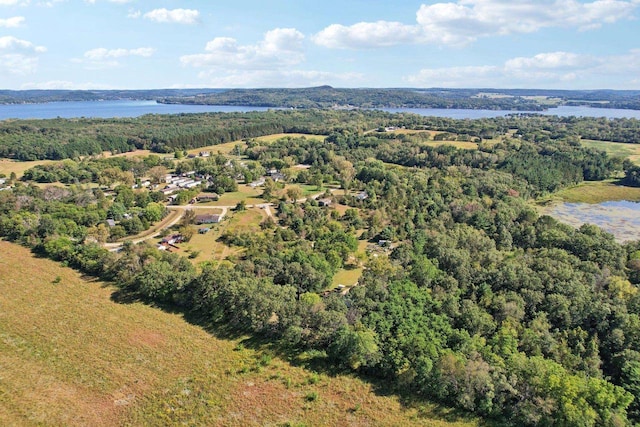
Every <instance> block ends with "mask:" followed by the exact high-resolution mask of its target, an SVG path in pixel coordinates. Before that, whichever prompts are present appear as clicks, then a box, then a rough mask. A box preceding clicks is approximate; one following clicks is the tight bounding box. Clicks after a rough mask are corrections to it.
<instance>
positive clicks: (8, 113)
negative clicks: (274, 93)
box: [0, 100, 268, 120]
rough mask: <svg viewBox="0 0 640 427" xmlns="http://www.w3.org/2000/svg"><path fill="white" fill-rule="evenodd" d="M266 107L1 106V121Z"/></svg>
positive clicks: (126, 102) (142, 104) (109, 103)
mask: <svg viewBox="0 0 640 427" xmlns="http://www.w3.org/2000/svg"><path fill="white" fill-rule="evenodd" d="M265 110H268V108H265V107H234V106H228V105H184V104H158V103H157V102H155V101H132V100H122V101H70V102H47V103H43V104H9V105H0V120H4V119H55V118H56V117H62V118H66V119H70V118H78V117H99V118H103V119H108V118H113V117H139V116H142V115H145V114H179V113H217V112H225V113H232V112H244V111H265Z"/></svg>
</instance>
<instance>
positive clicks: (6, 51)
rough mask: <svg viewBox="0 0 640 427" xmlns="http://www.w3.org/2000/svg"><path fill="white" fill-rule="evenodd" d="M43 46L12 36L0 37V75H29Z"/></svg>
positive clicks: (43, 48)
mask: <svg viewBox="0 0 640 427" xmlns="http://www.w3.org/2000/svg"><path fill="white" fill-rule="evenodd" d="M46 51H47V49H46V48H45V47H44V46H36V45H34V44H33V43H31V42H30V41H27V40H22V39H18V38H16V37H12V36H4V37H0V74H30V73H33V72H34V71H35V70H36V68H37V66H38V54H40V53H44V52H46Z"/></svg>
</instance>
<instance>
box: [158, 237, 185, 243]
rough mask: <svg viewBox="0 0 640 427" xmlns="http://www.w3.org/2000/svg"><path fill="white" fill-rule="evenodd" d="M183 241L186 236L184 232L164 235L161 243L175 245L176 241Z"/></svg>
mask: <svg viewBox="0 0 640 427" xmlns="http://www.w3.org/2000/svg"><path fill="white" fill-rule="evenodd" d="M183 241H184V236H183V235H182V234H171V235H169V236H166V237H163V238H162V240H161V241H160V243H161V244H167V245H175V244H176V243H182V242H183Z"/></svg>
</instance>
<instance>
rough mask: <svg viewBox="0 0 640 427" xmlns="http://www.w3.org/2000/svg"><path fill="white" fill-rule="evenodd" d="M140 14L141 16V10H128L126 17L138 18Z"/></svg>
mask: <svg viewBox="0 0 640 427" xmlns="http://www.w3.org/2000/svg"><path fill="white" fill-rule="evenodd" d="M141 16H142V12H140V11H139V10H134V9H131V10H129V13H128V14H127V18H132V19H138V18H140V17H141Z"/></svg>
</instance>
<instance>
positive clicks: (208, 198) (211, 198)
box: [196, 193, 220, 203]
mask: <svg viewBox="0 0 640 427" xmlns="http://www.w3.org/2000/svg"><path fill="white" fill-rule="evenodd" d="M219 198H220V196H219V195H218V194H217V193H209V194H198V195H197V196H196V201H197V202H200V203H206V202H217V201H218V199H219Z"/></svg>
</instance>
